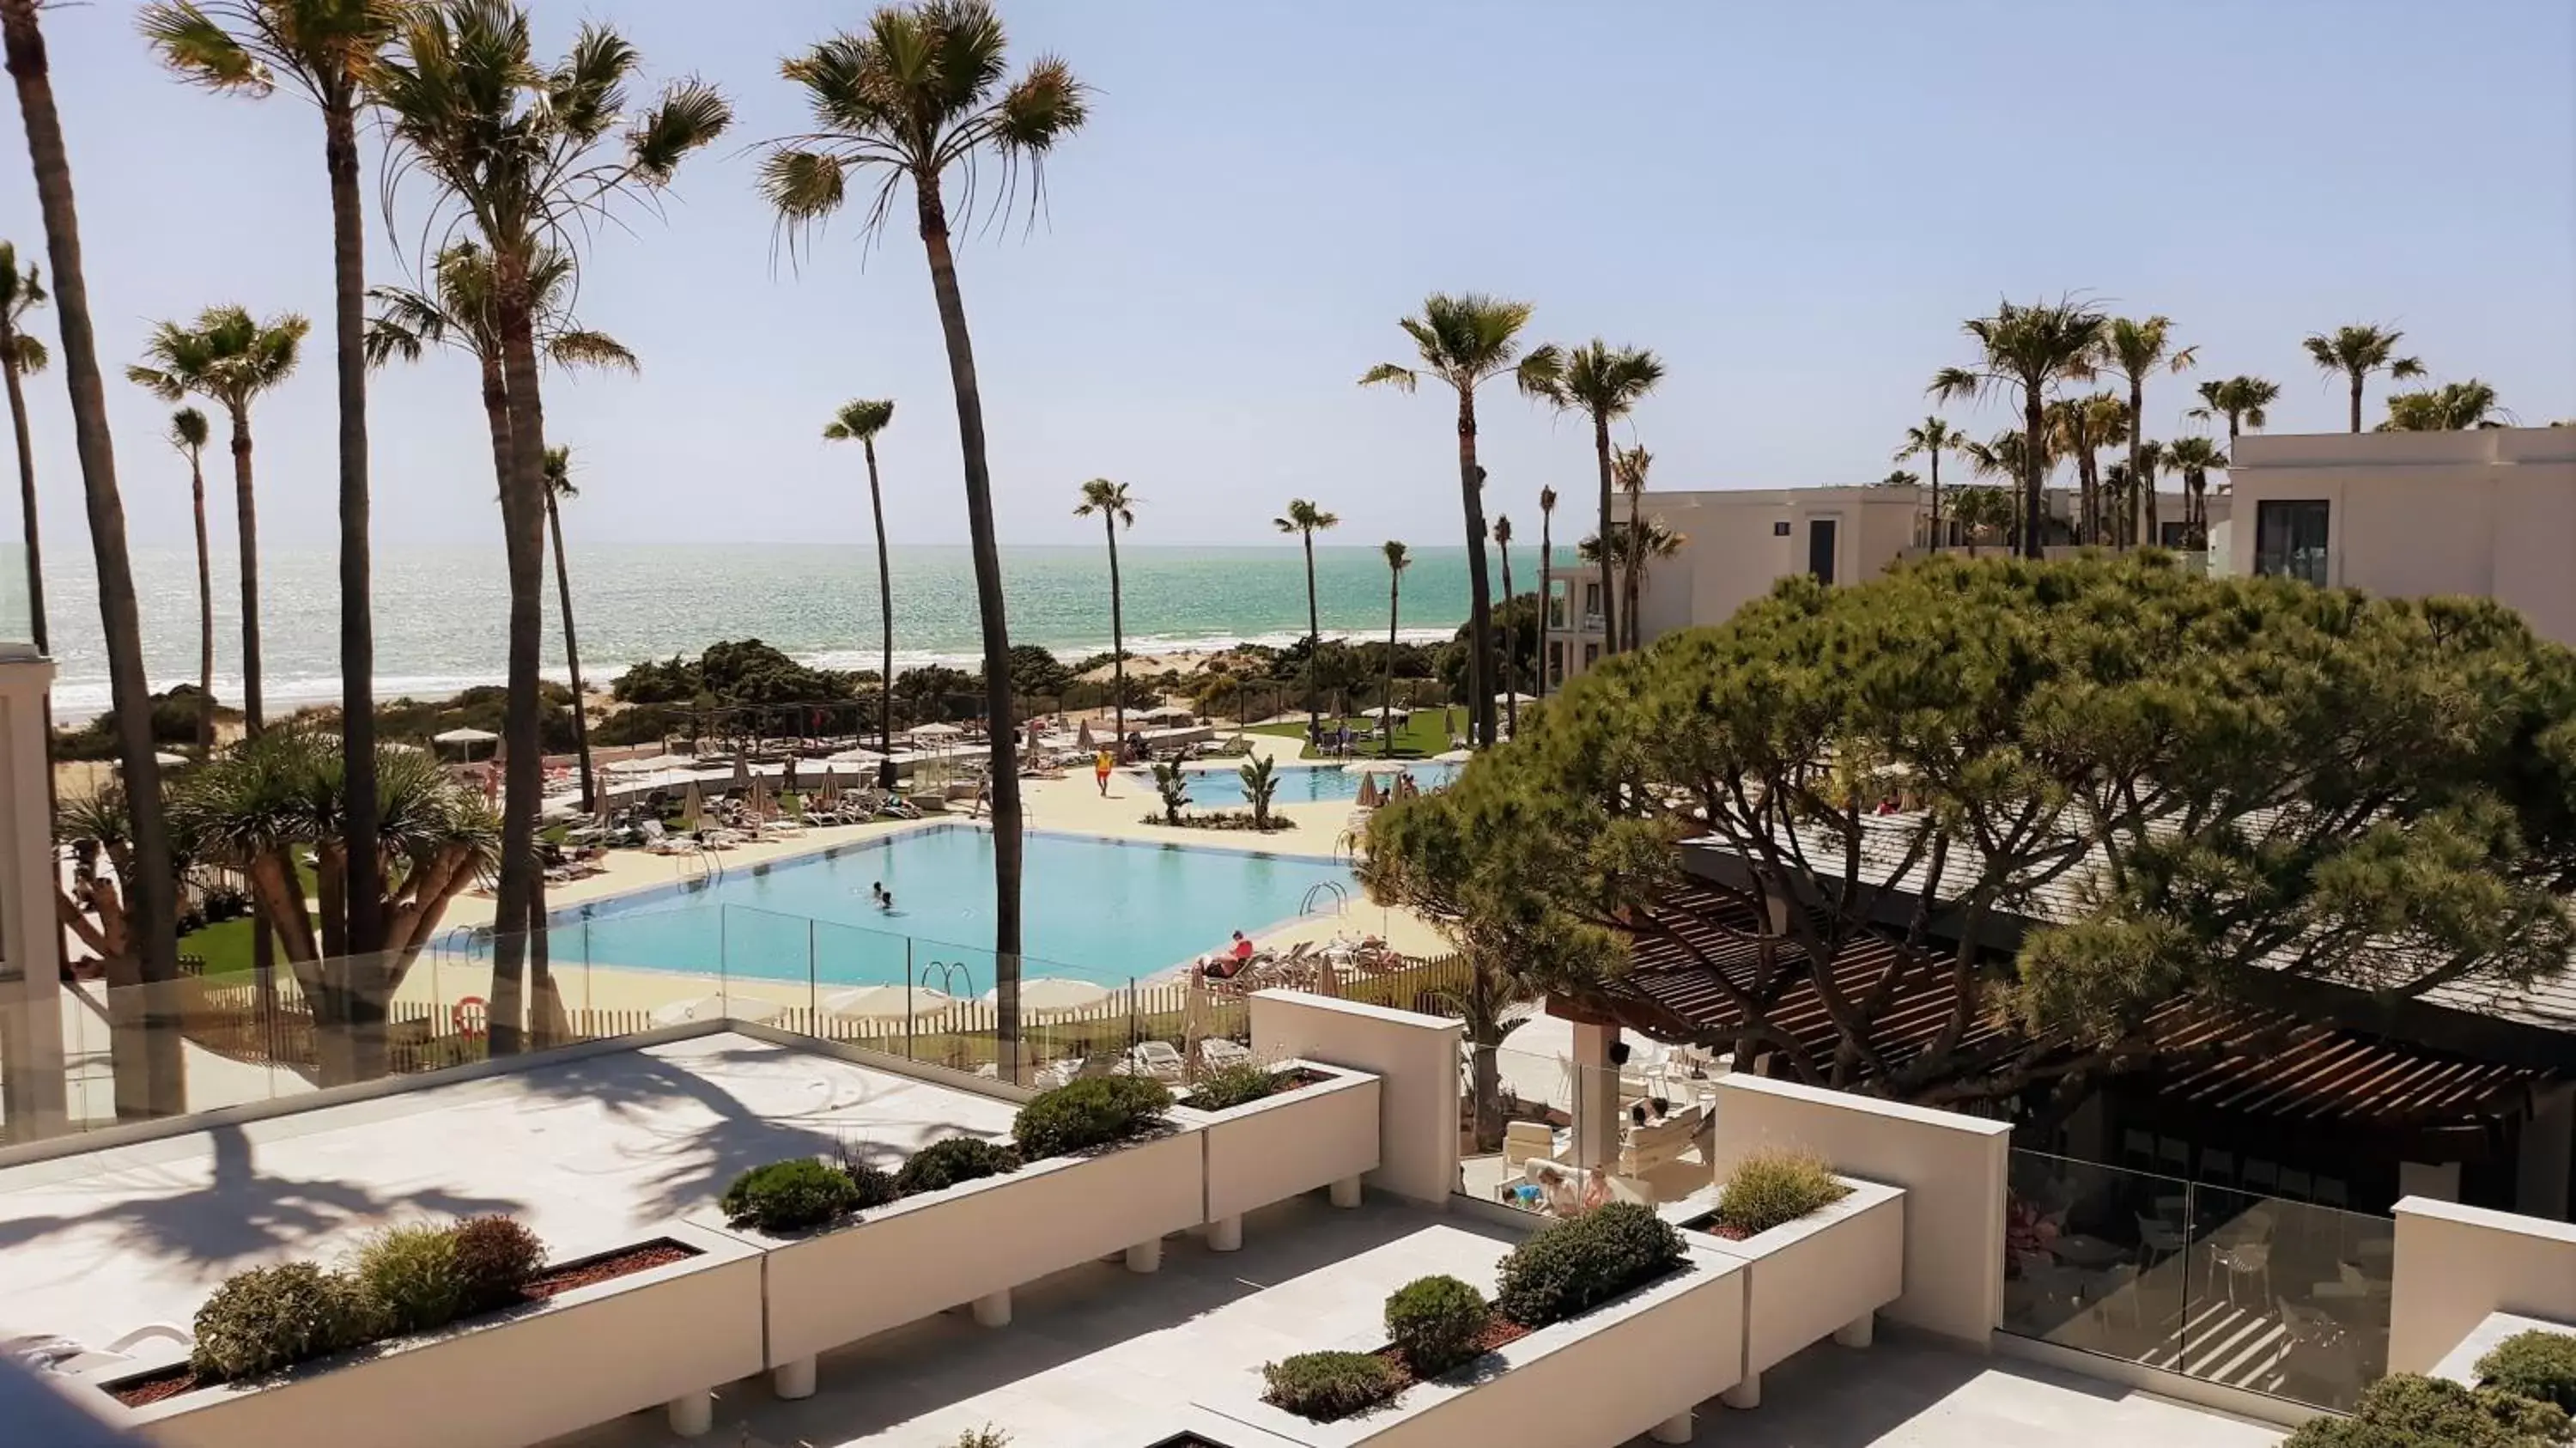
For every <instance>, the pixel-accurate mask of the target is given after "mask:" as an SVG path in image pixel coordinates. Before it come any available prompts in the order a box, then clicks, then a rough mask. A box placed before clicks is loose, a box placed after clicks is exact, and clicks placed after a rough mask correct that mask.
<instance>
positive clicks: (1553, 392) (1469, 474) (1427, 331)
mask: <svg viewBox="0 0 2576 1448" xmlns="http://www.w3.org/2000/svg"><path fill="white" fill-rule="evenodd" d="M1529 319H1530V304H1529V303H1527V302H1511V301H1504V300H1502V299H1501V298H1499V297H1489V296H1485V295H1483V294H1481V293H1476V292H1469V293H1466V294H1464V295H1461V296H1452V295H1450V294H1448V293H1446V292H1433V293H1432V294H1431V295H1430V296H1429V297H1426V298H1424V299H1423V303H1422V315H1420V316H1418V317H1405V318H1401V319H1399V320H1398V321H1397V322H1396V325H1397V326H1399V327H1402V328H1403V329H1404V334H1405V335H1406V336H1408V337H1410V338H1412V339H1413V346H1414V350H1415V351H1416V352H1417V353H1418V354H1420V366H1419V367H1418V368H1415V367H1405V366H1401V365H1399V364H1397V363H1393V362H1381V363H1379V364H1378V365H1377V366H1375V367H1372V368H1370V369H1369V370H1368V371H1367V372H1365V373H1363V374H1361V376H1360V385H1361V386H1362V387H1369V386H1375V385H1378V384H1381V383H1383V384H1385V385H1388V386H1392V387H1395V388H1397V389H1398V390H1400V391H1403V392H1406V393H1410V392H1412V391H1413V389H1414V387H1415V386H1416V385H1418V384H1419V383H1420V382H1421V380H1422V374H1423V373H1426V372H1427V373H1429V374H1430V375H1431V376H1432V377H1433V378H1435V379H1437V380H1439V381H1441V382H1445V383H1447V384H1448V385H1449V388H1450V390H1451V391H1453V392H1455V393H1457V394H1458V495H1459V499H1460V501H1461V503H1462V504H1463V505H1464V508H1465V511H1466V516H1467V727H1468V731H1469V732H1470V733H1471V734H1472V735H1473V736H1474V737H1475V740H1476V742H1477V743H1479V744H1491V743H1493V742H1494V691H1493V690H1492V689H1491V688H1490V687H1488V686H1487V680H1486V678H1485V662H1486V660H1487V659H1489V658H1491V657H1492V655H1493V647H1494V598H1493V593H1492V588H1491V585H1490V584H1488V583H1487V582H1486V581H1485V497H1484V494H1485V470H1484V469H1483V468H1481V467H1479V466H1477V465H1476V389H1477V388H1479V387H1482V386H1484V385H1485V384H1486V383H1488V382H1490V381H1492V380H1494V379H1495V378H1497V377H1500V376H1502V375H1503V374H1504V373H1506V372H1510V373H1513V374H1514V376H1515V379H1516V380H1517V382H1518V384H1519V386H1520V389H1521V391H1523V392H1525V393H1528V394H1529V395H1531V396H1533V397H1545V398H1549V399H1551V400H1552V399H1554V398H1556V397H1558V396H1560V395H1567V394H1566V393H1565V390H1564V389H1565V382H1564V375H1565V361H1564V359H1563V358H1562V357H1561V356H1559V355H1558V353H1557V349H1556V348H1555V347H1554V346H1553V345H1548V346H1542V347H1538V348H1536V349H1534V350H1532V351H1531V352H1530V354H1529V355H1528V356H1526V357H1523V356H1521V355H1520V346H1521V344H1520V333H1521V328H1523V327H1525V326H1528V325H1529ZM1649 385H1651V383H1650V384H1649ZM1601 426H1603V427H1606V426H1608V424H1607V423H1606V422H1603V423H1602V424H1601ZM1603 477H1604V479H1605V481H1604V484H1603V486H1604V487H1605V488H1606V487H1607V486H1608V484H1607V481H1606V479H1607V478H1608V474H1607V473H1604V474H1603ZM1603 507H1604V508H1605V509H1606V508H1607V507H1608V503H1607V502H1606V501H1605V502H1604V504H1603Z"/></svg>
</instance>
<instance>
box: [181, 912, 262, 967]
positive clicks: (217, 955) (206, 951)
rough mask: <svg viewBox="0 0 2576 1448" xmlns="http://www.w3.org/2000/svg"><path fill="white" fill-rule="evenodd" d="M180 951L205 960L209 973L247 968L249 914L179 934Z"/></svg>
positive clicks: (248, 965)
mask: <svg viewBox="0 0 2576 1448" xmlns="http://www.w3.org/2000/svg"><path fill="white" fill-rule="evenodd" d="M179 953H180V954H181V955H193V956H196V957H198V958H200V959H202V960H204V961H205V962H206V974H208V975H239V974H241V973H243V972H244V971H247V970H249V969H250V917H249V916H247V915H241V916H236V917H234V918H233V919H230V920H224V921H219V922H217V923H216V924H213V925H209V926H207V927H206V928H205V929H203V930H193V931H190V932H189V933H187V934H186V935H182V936H180V937H179Z"/></svg>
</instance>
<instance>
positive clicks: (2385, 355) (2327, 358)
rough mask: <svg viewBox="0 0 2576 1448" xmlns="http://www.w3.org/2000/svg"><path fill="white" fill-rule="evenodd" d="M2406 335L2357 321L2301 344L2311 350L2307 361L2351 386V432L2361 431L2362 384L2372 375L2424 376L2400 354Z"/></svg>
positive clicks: (2417, 363)
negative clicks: (2398, 351) (2399, 346)
mask: <svg viewBox="0 0 2576 1448" xmlns="http://www.w3.org/2000/svg"><path fill="white" fill-rule="evenodd" d="M2405 340H2406V334H2405V333H2404V332H2401V331H2399V330H2397V329H2396V328H2395V327H2386V326H2381V325H2380V324H2379V323H2376V322H2356V323H2354V324H2352V325H2351V326H2348V327H2337V328H2335V329H2334V330H2333V331H2331V332H2315V333H2311V334H2310V335H2309V336H2307V337H2306V338H2305V339H2303V340H2302V342H2301V343H2300V345H2302V346H2304V347H2306V348H2307V349H2308V360H2309V361H2311V362H2314V363H2316V364H2317V370H2318V371H2320V372H2340V373H2342V374H2343V375H2344V376H2345V377H2346V378H2348V379H2349V380H2350V381H2351V383H2352V430H2353V431H2355V432H2359V431H2361V384H2362V383H2363V381H2365V380H2366V379H2368V377H2369V376H2370V374H2371V373H2373V372H2385V373H2387V374H2388V375H2389V377H2390V378H2391V379H2392V380H2393V379H2397V378H2405V377H2421V376H2423V375H2424V364H2423V363H2422V362H2421V361H2419V360H2417V359H2415V358H2413V357H2400V356H2398V355H2397V344H2398V343H2400V342H2403V341H2405Z"/></svg>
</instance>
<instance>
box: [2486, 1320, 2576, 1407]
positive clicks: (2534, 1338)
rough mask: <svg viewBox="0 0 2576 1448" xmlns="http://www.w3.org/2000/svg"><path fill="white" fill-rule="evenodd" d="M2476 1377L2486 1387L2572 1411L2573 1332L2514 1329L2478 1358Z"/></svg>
mask: <svg viewBox="0 0 2576 1448" xmlns="http://www.w3.org/2000/svg"><path fill="white" fill-rule="evenodd" d="M2478 1380H2479V1381H2480V1382H2482V1383H2484V1384H2485V1385H2486V1386H2488V1387H2490V1388H2495V1389H2498V1390H2500V1391H2503V1392H2508V1393H2512V1394H2515V1395H2516V1396H2519V1397H2525V1398H2530V1399H2532V1400H2534V1401H2536V1402H2542V1403H2549V1404H2553V1405H2555V1406H2556V1407H2558V1408H2560V1409H2562V1410H2564V1411H2566V1412H2570V1413H2576V1336H2571V1335H2569V1334H2567V1333H2563V1332H2522V1333H2516V1334H2514V1335H2513V1336H2512V1337H2509V1338H2506V1339H2505V1340H2504V1341H2502V1342H2500V1343H2497V1344H2496V1346H2495V1351H2493V1352H2490V1353H2488V1354H2487V1355H2486V1356H2485V1357H2482V1358H2480V1359H2478Z"/></svg>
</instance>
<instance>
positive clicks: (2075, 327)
mask: <svg viewBox="0 0 2576 1448" xmlns="http://www.w3.org/2000/svg"><path fill="white" fill-rule="evenodd" d="M2105 324H2106V319H2105V318H2104V316H2103V315H2102V313H2100V312H2098V311H2095V310H2094V309H2093V308H2092V307H2091V306H2090V305H2089V304H2087V303H2085V302H2082V301H2079V300H2077V299H2076V298H2074V297H2060V298H2059V299H2057V300H2056V301H2054V302H2048V301H2039V302H2032V303H2031V304H2029V305H2028V306H2023V305H2020V304H2018V303H2014V302H2009V301H2006V302H1999V303H1997V304H1996V306H1995V314H1994V315H1993V316H1991V317H1971V318H1969V319H1968V320H1967V321H1965V322H1963V323H1961V324H1960V330H1961V331H1964V332H1966V333H1967V334H1968V336H1969V337H1970V338H1971V339H1973V340H1974V341H1975V342H1976V344H1977V358H1976V360H1975V361H1974V362H1971V363H1969V364H1968V365H1967V366H1964V367H1944V368H1942V369H1941V370H1940V371H1939V372H1936V373H1934V374H1933V376H1932V385H1931V387H1930V388H1929V389H1927V390H1928V391H1929V392H1930V393H1931V395H1932V396H1933V397H1934V398H1936V399H1938V400H1940V401H1944V402H1947V401H1950V400H1951V399H1953V398H1960V397H1979V398H1982V397H1989V396H1996V395H2001V396H2003V397H2005V398H2006V399H2007V400H2008V401H2013V402H2018V403H2019V404H2021V418H2022V450H2021V463H2022V468H2023V472H2022V477H2021V517H2022V524H2021V551H2022V555H2023V556H2024V557H2026V558H2037V557H2039V556H2041V544H2042V541H2043V538H2044V536H2045V535H2044V533H2043V530H2042V526H2041V524H2042V520H2043V517H2044V509H2045V506H2046V505H2045V502H2044V500H2043V497H2042V492H2041V490H2042V487H2043V485H2044V480H2045V478H2046V477H2047V470H2046V469H2045V468H2044V467H2043V466H2042V463H2043V461H2044V460H2045V459H2046V458H2047V456H2048V444H2047V439H2046V437H2045V436H2044V434H2045V433H2046V431H2047V413H2048V399H2049V397H2050V395H2051V394H2052V393H2053V392H2055V391H2056V389H2057V387H2058V386H2059V385H2060V384H2062V383H2065V382H2070V381H2080V380H2083V379H2085V378H2088V377H2091V376H2092V375H2093V363H2092V358H2093V355H2094V350H2095V348H2096V347H2097V346H2099V344H2100V342H2101V340H2102V329H2103V327H2104V326H2105Z"/></svg>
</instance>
